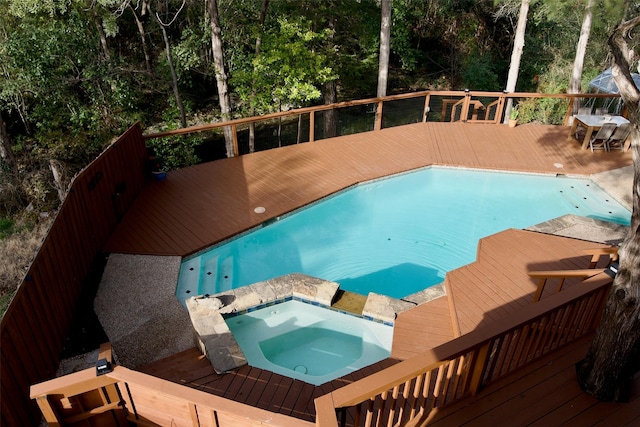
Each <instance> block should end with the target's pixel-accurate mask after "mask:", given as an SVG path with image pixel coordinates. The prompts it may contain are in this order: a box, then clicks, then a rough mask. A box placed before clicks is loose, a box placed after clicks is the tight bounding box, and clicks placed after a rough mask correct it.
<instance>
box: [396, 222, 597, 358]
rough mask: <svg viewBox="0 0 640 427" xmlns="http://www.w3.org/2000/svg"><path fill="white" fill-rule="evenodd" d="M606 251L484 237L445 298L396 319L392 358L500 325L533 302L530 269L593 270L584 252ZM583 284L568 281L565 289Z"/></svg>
mask: <svg viewBox="0 0 640 427" xmlns="http://www.w3.org/2000/svg"><path fill="white" fill-rule="evenodd" d="M607 247H608V245H604V244H599V243H593V242H589V241H584V240H577V239H569V238H566V237H560V236H554V235H551V234H544V233H539V232H534V231H525V230H517V229H509V230H505V231H503V232H500V233H497V234H494V235H491V236H489V237H485V238H483V239H481V240H480V242H479V243H478V253H477V256H476V261H475V262H473V263H471V264H468V265H465V266H463V267H461V268H458V269H456V270H453V271H451V272H449V273H448V274H447V276H446V277H445V281H444V285H445V289H446V294H447V295H446V296H444V297H441V298H438V299H437V300H433V301H429V302H427V303H424V304H421V305H419V306H417V307H416V308H413V309H411V310H408V311H406V312H403V313H400V314H399V315H398V317H397V319H396V323H395V332H394V342H393V348H392V352H391V354H392V357H394V358H397V359H407V358H409V357H411V356H413V355H416V354H419V353H421V352H423V351H425V350H427V349H430V348H434V347H436V346H438V345H440V344H442V343H444V342H446V341H448V340H450V339H453V338H455V337H458V336H460V335H464V334H466V333H468V332H471V331H472V330H474V329H476V328H477V327H479V326H481V325H484V324H486V323H490V322H493V321H499V320H500V319H501V318H504V317H505V316H508V315H510V314H512V313H514V312H516V311H517V310H518V309H520V308H522V307H524V306H526V305H529V304H532V303H533V297H534V295H535V292H536V289H537V286H538V281H537V279H534V278H531V277H529V275H528V274H527V272H528V271H532V270H576V269H585V268H588V267H590V262H591V258H592V256H591V255H589V254H588V253H586V252H584V251H586V250H589V249H595V248H607ZM607 258H608V257H602V259H601V260H600V265H598V266H599V267H605V266H606V262H607ZM579 281H580V279H578V278H571V279H567V280H566V281H565V282H564V285H563V289H564V288H568V287H570V286H573V285H575V284H576V283H579ZM555 291H556V286H546V287H545V289H544V292H543V294H542V298H545V297H546V296H548V295H551V294H552V293H554V292H555ZM427 319H429V320H428V321H427Z"/></svg>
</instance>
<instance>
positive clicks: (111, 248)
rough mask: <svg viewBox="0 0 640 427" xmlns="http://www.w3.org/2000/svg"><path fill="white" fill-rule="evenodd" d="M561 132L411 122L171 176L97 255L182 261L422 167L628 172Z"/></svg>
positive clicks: (626, 157) (153, 185) (614, 155)
mask: <svg viewBox="0 0 640 427" xmlns="http://www.w3.org/2000/svg"><path fill="white" fill-rule="evenodd" d="M568 132H569V128H566V127H561V126H542V125H524V126H518V127H516V128H509V127H508V126H503V125H479V124H468V123H467V124H465V123H416V124H412V125H406V126H400V127H396V128H390V129H383V130H381V131H378V132H366V133H360V134H355V135H348V136H342V137H337V138H331V139H326V140H320V141H315V142H312V143H304V144H299V145H295V146H288V147H282V148H278V149H273V150H269V151H263V152H259V153H253V154H248V155H245V156H241V157H236V158H232V159H223V160H218V161H215V162H210V163H206V164H201V165H197V166H193V167H189V168H185V169H180V170H175V171H171V172H169V174H168V177H167V179H166V181H163V182H149V184H148V185H147V186H145V188H144V189H143V191H142V193H141V194H140V196H139V197H138V198H137V199H136V201H135V203H134V204H133V206H132V207H131V209H129V211H128V212H127V213H126V214H125V216H124V218H123V220H122V222H121V223H120V224H119V226H118V227H117V229H116V230H115V232H114V233H113V235H112V236H111V238H110V239H109V241H108V242H107V243H106V245H105V246H104V250H105V252H115V253H135V254H149V255H177V256H186V255H189V254H192V253H194V252H197V251H198V250H200V249H203V248H205V247H207V246H210V245H212V244H214V243H216V242H219V241H221V240H224V239H226V238H228V237H230V236H233V235H235V234H237V233H239V232H242V231H245V230H248V229H250V228H252V227H254V226H257V225H259V224H261V223H262V222H264V221H265V220H268V219H269V218H273V217H276V216H279V215H282V214H285V213H287V212H290V211H292V210H294V209H297V208H299V207H301V206H305V205H307V204H309V203H311V202H313V201H315V200H318V199H320V198H322V197H325V196H327V195H330V194H333V193H335V192H336V191H339V190H341V189H344V188H347V187H349V186H351V185H354V184H356V183H360V182H364V181H368V180H371V179H375V178H380V177H383V176H388V175H392V174H395V173H399V172H403V171H407V170H413V169H416V168H420V167H425V166H429V165H448V166H459V167H470V168H481V169H497V170H511V171H522V172H538V173H550V174H556V173H563V174H576V175H589V174H592V173H597V172H602V171H605V170H610V169H615V168H619V167H622V166H628V165H630V164H632V159H631V153H629V152H625V153H621V152H619V151H615V152H609V153H606V152H604V151H603V152H596V153H592V152H591V151H589V150H581V149H580V145H579V144H578V143H577V141H574V140H567V135H568ZM554 164H561V165H562V167H561V168H557V167H556V166H554ZM258 206H262V207H265V208H266V212H265V213H264V214H256V213H255V212H254V211H253V210H254V208H255V207H258Z"/></svg>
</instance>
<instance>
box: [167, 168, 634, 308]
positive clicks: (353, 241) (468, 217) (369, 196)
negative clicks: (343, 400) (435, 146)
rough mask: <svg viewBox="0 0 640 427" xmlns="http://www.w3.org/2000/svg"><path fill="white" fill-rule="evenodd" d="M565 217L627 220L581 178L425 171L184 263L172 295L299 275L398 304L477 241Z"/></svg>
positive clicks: (365, 189) (360, 190)
mask: <svg viewBox="0 0 640 427" xmlns="http://www.w3.org/2000/svg"><path fill="white" fill-rule="evenodd" d="M566 214H576V215H581V216H585V217H590V218H595V219H601V220H605V221H611V222H616V223H620V224H628V223H629V221H630V217H631V214H630V212H629V211H627V210H626V209H625V208H623V207H622V206H621V205H620V204H619V203H617V202H616V201H615V200H613V199H612V198H611V197H610V196H609V195H608V194H607V193H605V192H604V191H603V190H602V189H600V188H599V187H598V186H597V185H596V184H594V183H593V182H592V181H590V180H588V179H578V178H568V177H555V176H544V175H530V174H520V173H506V172H491V171H477V170H467V169H452V168H440V167H438V168H436V167H430V168H426V169H421V170H418V171H415V172H409V173H405V174H401V175H398V176H395V177H391V178H387V179H381V180H377V181H374V182H370V183H367V184H362V185H358V186H355V187H353V188H351V189H348V190H346V191H343V192H341V193H339V194H336V195H334V196H331V197H328V198H326V199H324V200H322V201H320V202H318V203H315V204H313V205H311V206H309V207H307V208H305V209H301V210H299V211H298V212H296V213H294V214H292V215H288V216H283V217H281V218H276V219H274V220H270V221H268V222H267V223H265V224H263V226H262V227H258V228H257V229H255V230H253V231H252V232H250V233H246V234H244V235H241V236H239V237H237V238H235V239H232V240H230V241H228V242H225V243H223V244H221V245H217V246H214V247H212V248H210V249H209V250H206V251H204V252H202V253H199V254H196V255H194V256H192V257H190V258H187V259H185V260H184V261H183V263H182V265H181V269H180V275H179V280H178V286H177V290H176V295H177V296H178V298H179V299H180V301H184V300H185V299H186V298H188V297H189V296H193V295H200V294H205V293H208V294H215V293H218V292H222V291H225V290H229V289H234V288H238V287H241V286H245V285H248V284H251V283H256V282H259V281H264V280H268V279H271V278H274V277H278V276H282V275H285V274H289V273H292V272H300V273H304V274H307V275H310V276H315V277H319V278H322V279H325V280H331V281H335V282H338V283H339V284H340V287H341V289H344V290H348V291H352V292H357V293H360V294H364V295H367V294H368V293H369V292H375V293H379V294H384V295H388V296H391V297H395V298H403V297H405V296H407V295H410V294H412V293H415V292H417V291H420V290H422V289H424V288H427V287H429V286H432V285H434V284H438V283H441V282H442V281H443V279H444V276H445V274H446V272H447V271H450V270H453V269H455V268H458V267H460V266H462V265H465V264H468V263H470V262H473V261H474V259H475V254H476V248H477V243H478V240H480V239H481V238H482V237H485V236H488V235H491V234H494V233H497V232H499V231H502V230H505V229H508V228H525V227H527V226H531V225H534V224H538V223H541V222H544V221H548V220H550V219H553V218H556V217H560V216H563V215H566Z"/></svg>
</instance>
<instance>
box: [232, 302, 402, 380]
mask: <svg viewBox="0 0 640 427" xmlns="http://www.w3.org/2000/svg"><path fill="white" fill-rule="evenodd" d="M226 323H227V326H228V327H229V330H230V331H231V333H232V334H233V337H234V338H235V339H236V341H237V342H238V345H239V346H240V348H241V349H242V352H243V353H244V355H245V357H246V359H247V363H248V364H249V365H251V366H255V367H258V368H261V369H266V370H269V371H271V372H276V373H279V374H281V375H285V376H288V377H291V378H296V379H299V380H302V381H305V382H308V383H310V384H314V385H320V384H324V383H325V382H327V381H331V380H333V379H335V378H339V377H341V376H344V375H346V374H348V373H350V372H353V371H355V370H357V369H360V368H363V367H365V366H369V365H371V364H373V363H375V362H377V361H379V360H382V359H385V358H387V357H389V354H390V353H391V342H392V339H393V326H391V325H384V324H382V323H377V322H373V321H370V320H366V319H363V318H361V317H358V316H354V315H351V314H346V313H342V312H338V311H335V310H329V309H327V308H323V307H319V306H314V305H310V304H308V303H305V302H301V301H295V300H291V301H287V302H283V303H280V304H276V305H272V306H269V307H265V308H261V309H259V310H255V311H251V312H248V313H245V314H241V315H238V316H234V317H231V318H228V319H226Z"/></svg>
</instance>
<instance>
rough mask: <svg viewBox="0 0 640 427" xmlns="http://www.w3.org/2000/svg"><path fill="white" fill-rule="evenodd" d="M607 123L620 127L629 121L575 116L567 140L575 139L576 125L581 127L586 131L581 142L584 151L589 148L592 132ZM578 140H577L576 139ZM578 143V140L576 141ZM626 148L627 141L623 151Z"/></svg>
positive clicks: (617, 118) (614, 117) (617, 117)
mask: <svg viewBox="0 0 640 427" xmlns="http://www.w3.org/2000/svg"><path fill="white" fill-rule="evenodd" d="M607 122H612V123H615V124H616V125H618V126H620V125H621V124H624V123H629V120H627V119H625V118H624V117H622V116H600V115H580V114H579V115H576V116H573V124H572V125H571V131H570V132H569V139H571V138H574V137H576V130H577V129H578V125H580V126H582V127H583V128H585V129H586V130H587V132H586V133H585V135H584V139H583V140H582V149H583V150H586V149H587V148H588V147H589V140H590V139H591V135H592V134H593V132H594V131H595V132H597V131H598V130H600V128H601V127H602V125H603V124H604V123H607ZM576 139H578V138H576ZM578 141H580V140H578ZM627 148H628V141H627V143H625V148H624V149H625V150H627Z"/></svg>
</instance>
